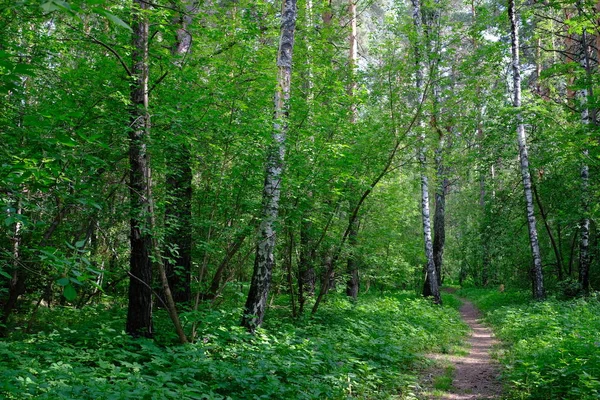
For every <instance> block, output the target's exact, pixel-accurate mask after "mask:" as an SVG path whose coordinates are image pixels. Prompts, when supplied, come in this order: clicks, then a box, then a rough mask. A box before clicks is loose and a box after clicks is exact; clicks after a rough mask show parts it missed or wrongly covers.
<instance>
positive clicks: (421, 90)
mask: <svg viewBox="0 0 600 400" xmlns="http://www.w3.org/2000/svg"><path fill="white" fill-rule="evenodd" d="M412 6H413V10H412V19H413V25H414V28H415V36H416V39H415V43H414V57H415V88H416V91H417V105H418V106H419V107H420V106H421V104H423V101H424V99H425V85H424V76H425V64H424V62H423V60H422V50H423V49H422V40H423V22H422V14H421V3H420V1H419V0H412ZM418 146H419V148H418V154H417V156H418V159H419V164H420V168H421V172H420V173H421V220H422V223H423V239H424V246H425V257H426V259H427V267H426V274H427V275H426V277H425V279H426V281H429V285H426V286H425V288H424V290H423V294H424V295H426V296H433V301H434V303H436V304H441V303H442V298H441V296H440V289H439V286H438V279H437V273H436V268H435V261H434V258H433V244H432V240H431V217H430V211H429V179H428V177H427V156H426V154H427V148H426V143H425V131H424V130H423V127H422V126H421V127H420V132H419V144H418Z"/></svg>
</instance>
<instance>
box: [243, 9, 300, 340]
mask: <svg viewBox="0 0 600 400" xmlns="http://www.w3.org/2000/svg"><path fill="white" fill-rule="evenodd" d="M296 17H297V8H296V0H283V4H282V9H281V27H280V36H279V50H278V52H277V71H278V73H277V89H276V90H275V96H274V115H273V143H272V144H271V147H270V149H269V153H268V155H267V164H266V174H265V183H264V187H263V204H262V212H261V223H260V227H259V233H258V243H257V245H256V255H255V259H254V272H253V273H252V282H251V283H250V291H249V293H248V299H247V300H246V305H245V306H244V315H243V316H242V326H244V327H245V328H246V329H248V330H249V331H250V332H254V331H255V330H256V328H258V327H259V326H260V325H261V324H262V322H263V319H264V316H265V309H266V306H267V297H268V295H269V287H270V285H271V276H272V273H273V266H274V265H275V255H274V249H275V233H276V231H275V221H276V220H277V215H278V212H279V199H280V196H281V178H282V174H283V162H284V155H285V139H286V135H287V131H288V118H289V100H290V88H291V78H292V56H293V50H294V34H295V30H296Z"/></svg>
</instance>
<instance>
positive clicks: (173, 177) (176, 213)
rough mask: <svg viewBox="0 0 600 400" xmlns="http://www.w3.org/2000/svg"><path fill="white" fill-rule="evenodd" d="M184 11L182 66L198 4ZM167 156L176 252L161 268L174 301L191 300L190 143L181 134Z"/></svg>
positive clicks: (170, 236) (178, 52) (178, 49)
mask: <svg viewBox="0 0 600 400" xmlns="http://www.w3.org/2000/svg"><path fill="white" fill-rule="evenodd" d="M184 3H185V12H184V13H182V14H181V16H180V18H178V21H176V22H177V23H178V24H179V26H180V27H179V29H177V42H176V43H175V46H174V47H173V50H172V52H173V55H175V56H178V59H177V60H176V64H177V65H179V66H181V65H183V61H184V59H185V57H186V56H187V54H188V52H189V51H190V49H191V46H192V36H191V34H190V33H189V31H188V29H187V28H188V25H189V24H190V23H191V22H192V17H193V15H194V14H195V13H196V12H197V6H196V5H195V4H194V2H193V1H186V2H184ZM169 151H170V153H171V154H169V155H168V156H167V168H166V171H167V177H166V193H167V196H169V198H170V201H168V202H167V206H166V209H165V219H166V222H167V229H168V230H167V232H168V233H167V236H166V238H165V243H167V244H168V245H169V247H174V248H176V251H173V252H169V253H170V254H167V257H166V258H165V261H164V268H165V271H166V274H167V278H168V280H169V286H170V288H171V290H172V292H173V300H174V301H175V302H177V303H183V302H188V301H190V300H191V296H192V292H191V280H192V274H191V270H192V255H191V252H192V229H191V227H190V226H191V220H192V168H191V166H190V162H191V152H190V145H189V143H187V142H186V141H185V138H183V137H180V138H178V139H177V141H176V142H175V143H174V146H173V148H171V149H169Z"/></svg>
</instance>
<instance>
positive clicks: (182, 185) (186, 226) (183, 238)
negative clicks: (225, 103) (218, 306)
mask: <svg viewBox="0 0 600 400" xmlns="http://www.w3.org/2000/svg"><path fill="white" fill-rule="evenodd" d="M190 157H191V156H190V150H189V146H187V145H186V144H183V143H180V144H179V145H178V146H177V147H176V148H175V149H173V152H172V153H171V154H170V155H169V156H168V158H167V160H168V161H167V171H168V173H167V179H166V184H167V187H166V191H167V195H168V196H169V197H170V201H169V202H168V203H167V207H166V210H165V213H166V220H167V228H168V232H169V233H168V235H167V237H166V238H165V240H166V243H167V245H168V246H169V247H171V246H174V247H175V248H176V251H173V252H170V254H167V257H166V258H165V261H164V264H165V271H166V273H167V278H168V280H169V286H170V288H171V291H172V292H173V300H174V301H175V302H177V303H182V302H188V301H190V299H191V295H192V292H191V288H190V286H191V280H192V275H191V270H192V256H191V251H192V228H191V222H192V169H191V167H190Z"/></svg>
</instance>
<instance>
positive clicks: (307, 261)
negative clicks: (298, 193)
mask: <svg viewBox="0 0 600 400" xmlns="http://www.w3.org/2000/svg"><path fill="white" fill-rule="evenodd" d="M311 233H312V222H311V221H310V219H309V217H308V215H307V214H306V213H305V214H304V215H303V216H302V222H301V223H300V260H299V261H298V314H299V315H302V313H303V312H304V304H305V303H306V298H307V297H308V296H314V295H315V283H316V282H315V281H316V274H315V267H314V262H315V251H314V247H313V243H312V240H311Z"/></svg>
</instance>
